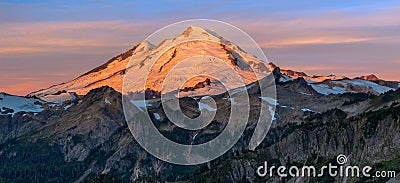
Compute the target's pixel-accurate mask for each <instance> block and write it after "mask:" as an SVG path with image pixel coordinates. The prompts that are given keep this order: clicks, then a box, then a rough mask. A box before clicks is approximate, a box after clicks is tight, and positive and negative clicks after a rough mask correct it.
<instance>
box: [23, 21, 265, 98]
mask: <svg viewBox="0 0 400 183" xmlns="http://www.w3.org/2000/svg"><path fill="white" fill-rule="evenodd" d="M160 53H163V54H161V55H160ZM204 55H207V57H205V56H204ZM188 58H190V59H191V60H190V62H191V63H190V66H189V67H181V68H174V67H175V66H177V65H178V64H179V63H181V62H182V61H183V60H185V59H188ZM154 59H157V60H154ZM130 60H132V62H131V63H130V64H129V65H128V63H129V61H130ZM221 61H222V62H221ZM153 63H154V64H153ZM204 64H206V66H204ZM127 67H128V68H127ZM227 67H231V68H233V69H234V70H235V71H236V72H237V73H238V74H239V75H240V76H241V78H242V79H243V81H244V83H242V82H241V81H239V80H233V79H232V78H233V76H231V75H224V76H223V78H218V80H229V79H230V80H231V82H229V83H225V84H228V85H230V86H228V87H229V88H235V87H239V86H243V85H246V84H249V83H252V82H255V81H257V80H258V78H262V77H265V76H266V75H267V74H269V73H271V70H270V66H269V64H268V63H267V62H264V61H261V60H259V59H257V58H256V57H255V56H253V55H252V54H249V53H246V52H245V51H243V50H242V49H241V48H239V47H238V46H237V45H235V44H234V43H231V42H229V41H228V40H225V39H224V38H223V37H221V36H218V35H216V33H214V32H212V31H209V30H205V29H203V28H200V27H195V26H190V27H189V28H187V29H186V30H185V31H184V32H183V33H182V34H180V35H178V36H177V37H175V38H172V39H166V40H164V41H163V42H161V43H160V44H159V45H157V46H156V47H155V46H153V45H152V44H151V43H149V42H147V41H143V42H141V43H139V44H138V45H137V46H135V47H134V48H132V49H130V50H128V51H127V52H125V53H123V54H121V55H119V56H117V57H114V58H112V59H111V60H109V61H108V62H107V63H105V64H103V65H101V66H99V67H97V68H95V69H93V70H91V71H89V72H87V73H85V74H83V75H81V76H79V77H78V78H76V79H74V80H72V81H70V82H67V83H62V84H59V85H55V86H51V87H49V88H47V89H43V90H40V91H36V92H33V93H31V94H29V96H36V97H38V98H41V99H43V100H46V101H50V102H54V101H59V100H65V99H68V96H70V98H71V97H73V95H71V94H72V93H76V94H77V95H84V94H86V93H87V92H89V91H90V90H91V89H95V88H98V87H101V86H106V85H107V86H111V87H113V88H114V89H115V90H117V91H119V92H121V90H122V81H123V77H124V75H125V72H126V69H129V70H133V71H134V72H135V75H137V76H138V77H139V78H132V79H131V80H129V81H127V82H128V83H129V92H143V91H144V90H145V88H143V87H140V82H141V81H145V80H146V81H147V84H146V89H147V88H148V89H151V90H153V91H156V92H160V91H161V90H162V84H163V81H164V79H165V78H166V76H167V75H168V74H169V73H170V72H171V71H172V70H173V68H174V70H173V72H174V74H173V78H172V80H180V79H181V78H183V77H186V75H187V73H191V72H188V69H192V70H196V72H197V73H206V72H207V73H208V74H209V75H213V73H215V75H217V74H218V73H221V72H223V71H224V69H226V68H227ZM250 68H253V69H254V72H253V71H252V70H251V69H250ZM210 73H211V74H210ZM257 76H258V77H257ZM260 76H261V77H260ZM174 83H177V82H173V83H171V84H170V85H168V89H165V90H163V91H164V92H170V91H173V90H174V89H179V88H180V86H176V87H175V86H172V87H171V85H172V84H174ZM182 88H183V91H182V92H186V93H188V94H190V95H196V94H202V93H203V94H204V93H207V94H216V93H222V92H225V91H226V90H225V88H224V87H223V86H222V84H221V83H219V82H218V81H217V80H216V79H214V78H208V77H205V76H199V77H194V78H191V79H190V80H189V81H187V82H186V83H185V84H184V85H183V87H182ZM61 96H62V97H61Z"/></svg>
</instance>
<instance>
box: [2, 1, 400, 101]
mask: <svg viewBox="0 0 400 183" xmlns="http://www.w3.org/2000/svg"><path fill="white" fill-rule="evenodd" d="M193 18H205V19H216V20H220V21H224V22H227V23H230V24H232V25H235V26H237V27H238V28H240V29H242V30H244V31H245V32H247V33H248V34H249V35H250V36H252V37H253V38H254V40H255V41H256V42H257V43H258V44H259V45H260V46H261V47H262V49H263V51H264V52H265V54H266V55H267V57H268V59H269V60H270V61H272V62H274V63H276V64H277V65H279V66H281V67H283V68H290V69H295V70H299V71H305V72H307V73H310V74H324V75H327V74H337V75H346V76H348V77H356V76H360V75H366V74H370V73H375V74H376V75H378V77H380V78H383V79H387V80H398V81H400V74H399V72H398V71H399V68H400V51H399V50H400V49H399V48H400V1H397V0H388V1H372V0H357V1H349V0H339V1H317V0H311V1H276V0H275V1H256V2H253V1H249V2H247V1H209V2H207V1H181V0H171V1H151V2H147V1H118V0H117V1H105V0H104V1H103V0H92V1H47V0H32V1H18V0H16V1H8V0H5V1H4V0H3V1H0V78H1V79H0V91H1V92H7V93H11V94H18V95H26V94H28V93H29V92H32V91H35V90H38V89H42V88H46V87H48V86H50V85H54V84H58V83H61V82H66V81H69V80H71V79H73V78H75V77H77V76H79V75H80V74H82V73H84V72H86V71H88V70H90V69H92V68H94V67H96V66H98V65H100V64H102V63H104V62H106V61H107V60H108V59H109V58H111V57H113V56H115V55H117V54H119V53H122V52H124V51H125V50H127V49H129V48H131V47H133V46H134V45H135V44H137V43H138V42H139V41H141V40H143V39H145V38H146V37H147V36H148V35H150V34H151V33H152V32H154V31H156V30H158V29H160V28H162V27H164V26H166V25H168V24H171V23H174V22H177V21H182V20H186V19H193Z"/></svg>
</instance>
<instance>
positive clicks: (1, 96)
mask: <svg viewBox="0 0 400 183" xmlns="http://www.w3.org/2000/svg"><path fill="white" fill-rule="evenodd" d="M43 103H45V102H44V101H42V100H40V99H34V98H25V97H20V96H14V95H9V94H5V93H0V113H1V114H3V115H4V114H11V115H14V114H15V113H17V112H21V111H25V112H34V113H37V112H42V111H43V107H42V104H43ZM7 109H12V110H13V112H11V111H8V112H6V111H7Z"/></svg>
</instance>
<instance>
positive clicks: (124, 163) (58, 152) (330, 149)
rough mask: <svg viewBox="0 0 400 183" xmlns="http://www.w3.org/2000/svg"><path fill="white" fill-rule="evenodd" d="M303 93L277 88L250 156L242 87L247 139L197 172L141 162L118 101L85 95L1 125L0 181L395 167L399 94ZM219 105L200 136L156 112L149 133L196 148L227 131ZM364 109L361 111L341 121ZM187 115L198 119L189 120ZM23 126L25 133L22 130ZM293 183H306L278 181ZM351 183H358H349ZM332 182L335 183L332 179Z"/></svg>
mask: <svg viewBox="0 0 400 183" xmlns="http://www.w3.org/2000/svg"><path fill="white" fill-rule="evenodd" d="M301 83H302V82H301V81H296V82H289V83H282V84H280V85H278V86H277V89H278V94H280V95H278V102H279V106H278V107H277V109H278V111H277V114H276V118H277V119H276V121H275V122H274V123H273V126H272V128H271V130H270V131H269V133H268V135H267V137H266V138H265V140H264V142H263V143H262V144H261V146H260V147H258V148H257V149H256V151H248V150H246V148H247V147H248V141H249V139H250V136H251V132H252V129H254V127H255V124H256V116H257V111H259V107H258V106H259V99H258V97H257V96H258V93H257V90H254V89H250V88H251V87H249V89H250V90H252V91H251V92H249V93H250V94H251V95H250V100H251V101H252V102H251V103H252V105H253V106H252V114H251V116H252V117H251V118H250V120H249V124H248V129H247V130H246V132H245V135H244V136H243V137H242V138H241V139H240V140H239V142H238V143H237V144H236V145H235V147H233V148H232V150H230V151H229V152H228V153H227V154H226V155H224V156H223V157H221V158H218V159H217V160H214V161H212V162H210V163H209V164H206V165H199V166H189V167H187V166H176V165H172V164H168V163H165V162H162V161H160V160H157V159H156V158H154V157H152V156H151V155H149V154H148V153H146V152H145V151H144V150H143V149H142V148H141V147H140V146H139V145H138V144H137V143H136V141H135V139H134V138H133V137H132V135H131V134H130V131H129V130H128V128H127V125H126V124H125V120H124V116H123V113H122V106H121V95H120V93H118V92H116V91H115V90H113V89H112V88H110V87H101V88H98V89H95V90H92V91H90V92H89V93H88V94H87V95H85V96H84V97H82V98H80V99H76V100H74V101H72V102H71V103H69V104H64V105H71V104H72V105H71V106H70V107H69V108H67V109H65V106H61V107H53V108H52V107H49V108H48V109H46V110H44V111H43V112H41V113H39V114H37V115H31V117H30V118H28V117H27V115H25V117H26V119H24V118H21V116H19V113H18V114H16V115H14V117H12V118H11V116H10V115H8V116H1V117H2V118H1V123H2V124H5V125H6V124H8V125H14V126H15V127H12V130H10V128H7V129H6V130H5V128H2V130H3V131H2V134H3V139H4V140H3V141H2V144H1V145H0V147H1V151H0V159H1V160H2V161H1V163H0V165H1V166H0V169H1V170H3V171H0V172H4V173H3V174H2V176H1V177H4V180H10V179H11V177H9V176H10V175H11V174H9V173H7V172H11V171H13V172H15V171H18V169H21V167H20V166H19V165H20V163H21V162H25V164H26V166H27V167H29V168H30V169H32V171H30V172H28V173H24V174H21V175H20V176H21V178H25V179H26V178H31V180H37V181H40V180H45V179H48V178H54V179H57V180H65V181H66V180H69V181H71V180H87V179H92V178H94V177H96V176H97V175H101V174H105V175H108V176H112V177H117V178H118V179H121V180H125V181H167V180H168V181H177V180H190V181H211V182H220V181H229V182H242V181H251V182H254V181H262V180H265V179H268V180H270V181H278V180H279V179H277V178H276V177H274V178H260V177H258V176H257V175H256V174H255V170H256V168H257V167H258V166H259V165H260V164H262V163H263V162H264V161H265V160H267V161H269V162H271V163H272V164H275V165H279V164H304V163H308V164H311V163H316V164H317V165H322V164H323V163H324V162H328V161H331V160H334V158H335V157H336V156H337V155H338V154H345V155H347V156H348V157H349V160H350V162H351V164H352V165H359V164H360V165H365V164H368V165H374V166H384V167H385V166H386V164H390V163H393V162H396V161H398V159H399V157H400V154H399V153H398V152H400V149H399V147H400V136H399V133H398V132H399V131H400V127H399V124H400V121H399V119H400V116H399V114H400V104H399V98H400V91H393V92H389V93H386V94H384V95H381V96H373V95H372V96H369V97H365V98H363V99H361V100H354V99H356V98H357V95H354V94H348V95H330V96H323V95H304V94H302V93H301V92H300V91H299V90H298V88H299V87H300V88H302V87H303V85H302V84H301ZM288 94H290V95H288ZM289 96H290V98H288V97H289ZM223 97H224V96H223V95H220V96H216V97H215V98H216V101H217V104H218V110H219V111H220V112H219V114H218V115H217V116H218V118H216V123H214V125H216V126H214V127H213V128H211V129H208V128H206V129H204V130H201V131H197V132H183V131H182V132H180V131H179V129H176V128H174V127H173V124H168V123H169V122H168V120H167V119H166V118H165V117H163V116H164V115H163V114H162V110H160V108H159V107H160V106H158V107H155V108H152V109H150V111H152V112H157V113H159V114H160V116H162V117H161V118H160V120H155V123H156V124H157V123H159V124H160V131H161V133H163V134H164V135H165V136H167V137H169V138H171V139H173V140H174V141H177V142H186V143H193V144H196V143H202V142H206V141H208V140H210V139H212V138H213V137H214V136H215V135H216V134H218V132H219V131H220V130H222V129H223V128H215V127H217V126H224V124H225V119H224V118H225V117H227V116H226V115H228V114H229V102H228V101H227V100H225V99H223ZM257 101H258V102H257ZM349 101H352V102H349ZM345 103H346V105H343V104H345ZM195 104H196V103H193V101H191V100H188V101H186V102H185V101H183V102H182V103H181V105H182V106H181V107H182V108H184V109H185V108H187V109H188V110H189V111H195V110H196V108H197V107H196V106H195ZM361 104H362V105H365V106H366V107H367V108H368V110H361V111H356V112H354V111H352V112H351V113H348V112H346V111H348V110H350V108H351V107H352V106H358V105H361ZM304 108H307V109H310V110H307V111H305V110H303V109H304ZM312 111H314V112H312ZM186 114H187V115H189V116H190V115H196V113H194V112H188V113H186ZM17 124H24V125H17ZM28 124H29V128H27V127H25V125H28ZM176 134H179V135H176ZM195 134H196V138H194V139H193V137H194V135H195ZM6 139H7V140H6ZM28 149H29V150H28ZM22 157H27V158H25V159H23V158H22ZM6 162H8V163H11V164H8V163H6ZM44 167H45V168H46V169H50V170H57V171H56V172H60V173H61V172H64V173H63V175H64V176H63V177H64V178H60V175H61V174H57V175H56V174H54V173H53V174H52V173H51V172H53V171H47V172H46V171H43V172H42V174H38V172H37V171H34V170H37V169H40V170H41V169H42V168H44ZM394 170H395V171H399V170H398V169H394ZM20 171H23V170H20ZM35 175H36V178H34V177H35ZM296 180H297V181H306V182H307V181H312V180H313V179H310V178H305V179H285V180H284V181H285V182H293V181H296ZM326 180H331V179H329V178H327V179H326ZM356 180H359V179H355V180H351V182H355V181H356ZM361 180H363V179H361ZM385 180H386V179H385ZM387 180H389V179H387ZM332 181H336V182H340V181H342V180H341V179H337V178H336V179H335V178H333V179H332Z"/></svg>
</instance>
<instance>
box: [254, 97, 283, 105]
mask: <svg viewBox="0 0 400 183" xmlns="http://www.w3.org/2000/svg"><path fill="white" fill-rule="evenodd" d="M258 98H260V99H261V100H263V101H265V102H268V103H269V104H271V105H279V103H278V100H276V99H273V98H270V97H258Z"/></svg>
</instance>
